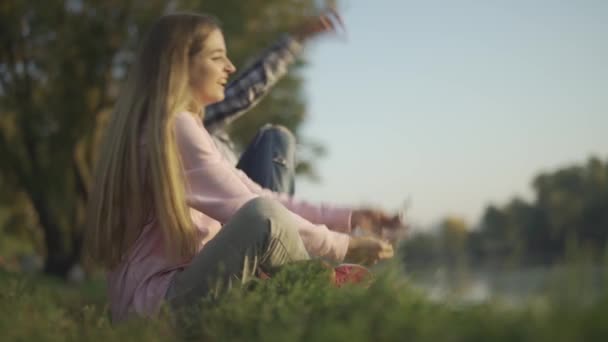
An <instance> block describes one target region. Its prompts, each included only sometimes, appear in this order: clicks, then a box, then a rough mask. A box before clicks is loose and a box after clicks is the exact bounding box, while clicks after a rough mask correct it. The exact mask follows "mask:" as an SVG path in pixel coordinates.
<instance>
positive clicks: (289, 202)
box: [236, 169, 352, 234]
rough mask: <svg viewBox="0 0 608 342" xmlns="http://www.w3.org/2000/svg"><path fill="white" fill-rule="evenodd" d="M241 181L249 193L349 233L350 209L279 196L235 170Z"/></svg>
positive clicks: (310, 219)
mask: <svg viewBox="0 0 608 342" xmlns="http://www.w3.org/2000/svg"><path fill="white" fill-rule="evenodd" d="M236 171H237V173H238V176H239V177H240V178H241V181H242V182H243V183H244V184H245V185H246V186H247V188H249V190H250V191H252V192H254V193H256V194H258V195H260V196H269V197H273V198H275V199H276V200H278V201H279V202H281V203H282V204H283V205H284V206H286V207H287V208H288V209H289V210H291V211H293V212H295V213H297V214H298V215H300V216H302V217H304V218H305V219H307V220H309V221H310V222H312V223H316V224H324V225H327V226H328V227H329V228H330V229H332V230H335V231H338V232H342V233H347V234H348V233H350V232H351V216H352V209H350V208H345V207H337V206H333V205H330V204H326V203H323V204H320V205H315V204H312V203H309V202H306V201H302V200H298V199H296V198H294V197H293V196H289V195H288V194H281V193H277V192H273V191H270V190H268V189H264V188H262V187H261V186H260V185H258V184H257V183H256V182H254V181H253V180H251V178H249V177H248V176H247V175H246V174H245V173H244V172H243V171H241V170H238V169H237V170H236Z"/></svg>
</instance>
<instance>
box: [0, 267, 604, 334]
mask: <svg viewBox="0 0 608 342" xmlns="http://www.w3.org/2000/svg"><path fill="white" fill-rule="evenodd" d="M328 278H329V276H328V274H327V271H326V270H323V269H322V268H320V267H318V266H317V265H316V264H309V265H295V266H290V267H288V268H286V269H285V270H283V271H282V272H281V273H279V275H277V276H276V277H275V278H273V279H271V280H268V281H260V282H259V283H256V284H255V286H249V287H248V288H246V289H233V290H232V291H230V292H229V293H227V294H225V295H224V296H222V297H220V298H219V299H217V300H205V301H203V302H202V314H201V316H200V319H199V320H196V319H193V320H192V322H193V323H196V325H197V327H198V333H199V334H201V336H200V337H201V338H202V339H203V340H205V341H352V342H356V341H374V340H379V341H412V342H415V341H508V342H513V341H534V342H539V341H605V340H606V338H608V328H607V327H606V324H605V319H606V317H608V296H607V295H608V293H606V292H605V291H604V293H603V294H602V296H601V297H599V298H598V299H597V300H595V301H593V302H589V303H586V304H585V305H581V304H577V303H573V302H565V301H561V302H558V301H555V300H554V299H551V300H549V301H547V302H546V303H545V304H543V305H532V304H530V305H522V306H521V307H516V308H514V307H508V306H505V305H502V304H500V303H499V302H495V303H492V302H488V303H483V304H469V305H462V304H459V303H457V302H436V301H431V300H429V299H427V298H426V297H425V296H424V295H423V294H422V293H421V292H419V291H418V290H416V289H414V288H413V287H411V286H410V285H409V284H408V282H407V281H406V280H404V279H403V278H402V277H400V276H398V274H396V273H391V272H385V273H382V274H378V275H377V276H376V279H375V281H374V282H373V284H372V285H371V286H370V287H369V288H367V289H366V288H363V287H358V286H347V287H343V288H339V289H337V288H334V287H332V286H330V284H329V282H328ZM0 286H1V287H2V288H3V291H2V293H1V294H0V329H2V331H3V341H17V340H36V341H65V340H68V341H82V340H86V341H110V340H111V341H126V340H128V341H131V340H133V341H139V340H145V341H173V340H176V338H177V336H184V335H186V334H185V330H183V329H182V330H179V334H178V333H177V332H176V331H175V330H174V329H173V325H172V323H171V322H173V320H172V318H171V316H170V315H169V314H168V313H167V312H166V311H165V312H164V313H163V314H161V315H160V316H159V318H156V319H153V320H149V321H144V320H131V321H129V322H126V323H124V324H119V325H115V326H112V325H111V324H110V321H109V318H108V312H107V307H106V304H105V299H104V297H103V295H102V293H103V287H102V286H100V284H99V283H94V282H93V283H87V284H84V285H80V286H78V287H69V286H67V287H66V286H65V284H62V283H60V282H56V281H52V280H48V279H45V278H22V277H20V276H15V275H11V274H4V273H2V274H0ZM190 329H192V325H191V326H190ZM189 331H191V330H189ZM190 336H192V335H190Z"/></svg>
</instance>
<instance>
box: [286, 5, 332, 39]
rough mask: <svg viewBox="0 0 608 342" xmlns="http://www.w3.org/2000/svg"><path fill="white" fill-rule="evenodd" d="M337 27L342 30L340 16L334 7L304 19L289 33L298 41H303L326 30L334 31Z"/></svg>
mask: <svg viewBox="0 0 608 342" xmlns="http://www.w3.org/2000/svg"><path fill="white" fill-rule="evenodd" d="M337 27H339V28H341V29H342V30H344V22H342V17H340V14H339V13H338V12H337V11H336V10H334V9H328V10H325V11H324V12H323V13H321V14H320V15H318V16H314V17H311V18H308V19H307V20H305V21H304V22H303V23H302V24H301V25H300V26H298V27H297V28H296V29H295V30H293V31H291V34H292V35H293V36H294V37H295V38H296V39H297V40H299V41H304V40H307V39H310V38H312V37H315V36H317V35H319V34H322V33H326V32H336V29H337Z"/></svg>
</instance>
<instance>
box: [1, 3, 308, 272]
mask: <svg viewBox="0 0 608 342" xmlns="http://www.w3.org/2000/svg"><path fill="white" fill-rule="evenodd" d="M314 5H315V3H314V1H299V0H289V1H279V0H268V1H262V0H252V1H236V0H214V1H204V2H202V1H168V2H167V1H160V0H66V1H59V0H50V1H44V2H42V1H37V2H32V1H26V0H7V1H3V2H2V4H1V5H0V44H1V46H2V48H1V49H0V153H2V155H3V158H2V159H0V180H1V181H2V183H1V184H3V191H5V194H4V196H5V198H6V197H9V198H10V197H11V196H17V195H18V194H23V196H25V198H26V202H27V205H29V206H31V208H32V210H33V212H35V214H36V218H37V220H36V221H37V225H38V226H39V228H40V229H41V230H42V231H43V233H44V234H43V235H44V251H43V252H44V253H45V254H46V260H45V265H44V270H45V272H47V273H49V274H54V275H58V276H65V275H66V274H67V272H68V271H69V269H70V268H71V266H72V265H73V264H74V263H76V262H77V261H78V260H79V257H80V254H81V240H82V234H81V232H82V229H83V223H84V208H85V205H86V200H87V193H88V188H89V184H90V181H91V180H90V177H91V168H92V164H93V160H94V156H95V149H96V146H97V142H98V140H99V137H100V134H101V132H102V130H103V127H104V122H105V120H106V118H107V114H108V113H109V112H110V110H111V107H112V104H113V101H114V99H115V98H116V94H117V91H118V89H120V84H121V81H122V80H123V79H124V77H125V74H126V70H127V69H128V66H129V63H130V62H131V60H132V58H133V55H134V50H135V47H136V46H137V43H138V42H139V41H140V39H141V35H142V33H144V32H145V31H146V30H147V28H148V27H149V25H150V24H151V22H152V21H153V20H155V19H156V18H157V17H159V16H160V15H161V14H162V13H163V12H165V11H167V10H171V9H188V10H195V11H197V10H199V11H200V10H201V9H203V10H204V11H205V12H208V13H213V14H215V15H217V16H218V17H219V18H220V19H221V20H223V22H224V27H223V28H224V31H225V32H226V36H228V38H229V39H228V45H229V48H230V50H231V51H232V53H233V57H234V60H235V61H236V62H237V63H239V62H242V61H243V60H244V59H245V56H248V55H250V54H251V53H254V52H255V51H258V50H259V49H260V47H262V46H263V43H265V42H268V41H269V40H270V39H271V37H274V36H276V35H277V34H278V32H279V31H280V30H282V29H284V28H285V27H288V26H290V25H293V24H294V22H295V21H296V20H298V19H299V18H300V16H301V15H302V14H306V13H311V12H312V11H313V9H314ZM301 84H302V78H301V75H299V74H297V73H296V74H293V75H292V76H291V77H288V78H287V79H286V80H285V81H284V82H282V83H281V84H279V85H278V86H277V89H276V92H275V93H274V94H273V95H272V96H270V97H268V99H266V100H265V101H264V102H263V103H262V104H261V105H260V108H259V109H258V112H257V113H255V114H254V113H252V115H251V119H250V118H247V119H246V120H243V122H242V123H239V126H238V127H237V128H235V133H237V134H238V135H239V136H240V137H241V139H240V140H241V141H244V140H246V139H247V137H248V136H253V133H252V132H254V131H255V130H257V128H258V127H259V122H268V121H275V122H277V123H281V124H285V125H287V126H288V127H290V128H291V129H292V130H293V131H294V132H296V133H297V132H298V127H299V125H300V124H301V123H302V121H303V119H304V116H305V115H304V113H305V103H304V100H303V99H302V97H301V92H300V88H301ZM279 108H280V110H279ZM256 126H258V127H256ZM5 184H10V186H5ZM27 205H24V206H27ZM20 210H21V209H19V208H16V209H15V208H13V209H11V212H13V213H17V212H19V211H20ZM21 211H22V210H21ZM5 222H6V221H5Z"/></svg>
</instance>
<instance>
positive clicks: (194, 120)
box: [175, 111, 204, 128]
mask: <svg viewBox="0 0 608 342" xmlns="http://www.w3.org/2000/svg"><path fill="white" fill-rule="evenodd" d="M175 123H176V124H185V125H193V124H196V125H197V126H200V127H202V128H204V126H203V119H202V117H201V116H200V115H198V114H195V113H192V112H188V111H183V112H178V113H177V114H176V115H175Z"/></svg>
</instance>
